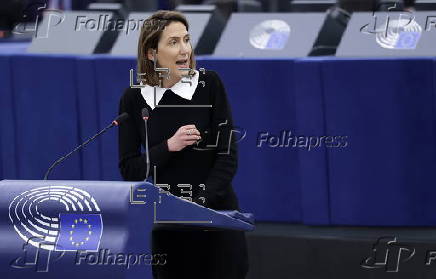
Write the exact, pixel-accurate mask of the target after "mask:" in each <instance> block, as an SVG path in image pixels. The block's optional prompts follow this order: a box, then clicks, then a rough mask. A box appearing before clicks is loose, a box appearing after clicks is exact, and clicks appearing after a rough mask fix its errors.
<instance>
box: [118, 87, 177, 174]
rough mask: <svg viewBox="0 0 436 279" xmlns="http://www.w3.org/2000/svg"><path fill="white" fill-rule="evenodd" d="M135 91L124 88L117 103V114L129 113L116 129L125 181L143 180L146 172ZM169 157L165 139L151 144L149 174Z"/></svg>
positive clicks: (121, 168) (120, 163)
mask: <svg viewBox="0 0 436 279" xmlns="http://www.w3.org/2000/svg"><path fill="white" fill-rule="evenodd" d="M135 93H136V92H135V91H132V89H130V88H129V89H126V91H125V93H124V94H123V96H122V97H121V100H120V105H119V114H121V113H123V112H127V113H128V114H129V118H128V119H126V121H125V122H124V123H123V124H122V125H120V127H119V129H118V149H119V168H120V172H121V176H122V177H123V179H124V180H127V181H142V180H145V179H146V177H145V176H146V173H147V164H146V157H145V154H142V153H141V135H140V133H141V132H142V133H144V128H143V126H144V123H143V122H142V121H143V120H142V119H141V117H140V113H141V111H140V108H139V107H136V106H138V104H137V102H135V98H134V97H135V95H134V94H135ZM141 125H142V126H141ZM169 158H170V152H169V151H168V146H167V142H166V140H165V141H163V142H161V143H160V144H157V145H155V146H152V147H151V148H150V171H149V175H152V174H153V166H158V167H159V166H161V165H164V164H165V163H166V162H167V161H168V159H169Z"/></svg>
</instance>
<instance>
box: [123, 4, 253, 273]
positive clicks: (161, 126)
mask: <svg viewBox="0 0 436 279" xmlns="http://www.w3.org/2000/svg"><path fill="white" fill-rule="evenodd" d="M188 30H189V26H188V22H187V20H186V18H185V17H184V16H183V15H182V14H181V13H179V12H174V11H159V12H156V13H155V14H153V15H152V16H151V17H150V18H148V19H147V20H146V21H145V22H144V24H143V27H142V30H141V34H140V38H139V43H138V72H139V73H141V76H142V80H143V84H144V85H145V87H144V88H141V89H136V88H128V89H126V91H125V92H124V95H123V96H122V98H121V101H120V111H119V112H120V113H123V112H128V113H129V115H130V117H129V119H128V120H127V121H126V123H125V124H124V125H122V126H121V127H120V130H119V151H120V164H119V166H120V170H121V174H122V176H123V178H124V179H125V180H129V181H141V180H144V179H146V173H147V165H146V160H145V155H144V154H142V153H141V145H142V146H145V128H144V121H143V119H142V118H141V111H142V109H143V108H147V109H148V111H149V113H150V117H149V120H148V121H147V122H148V123H147V129H148V140H149V146H150V148H149V151H150V152H149V154H150V163H151V170H152V171H151V175H152V176H153V177H154V179H155V182H156V184H160V185H161V184H166V185H168V187H167V188H166V189H165V190H169V192H171V193H172V194H174V195H176V196H180V197H183V198H186V199H189V200H192V201H193V202H196V203H198V204H201V205H203V206H206V207H209V208H212V209H218V210H221V209H238V202H237V198H236V195H235V193H234V191H233V189H232V186H231V181H232V179H233V176H234V174H235V172H236V168H237V154H236V143H235V141H234V140H230V139H231V138H232V137H231V131H232V117H231V111H230V107H229V103H228V101H227V96H226V92H225V90H224V87H223V84H222V82H221V80H220V78H219V77H218V75H217V74H216V73H215V72H213V71H200V72H199V71H197V70H194V69H195V59H194V53H193V50H192V46H191V43H190V37H189V33H188ZM189 68H190V69H189ZM160 75H161V76H163V78H160ZM187 184H190V185H191V189H187V188H186V185H187ZM168 188H169V189H168ZM152 238H153V243H152V246H153V248H152V249H153V254H154V253H156V254H167V263H166V264H165V265H163V266H153V275H154V277H155V278H219V279H224V278H225V279H231V278H235V279H236V278H245V275H246V273H247V270H248V260H247V251H246V243H245V236H244V233H243V232H234V231H201V230H191V231H182V230H169V229H164V228H159V229H155V230H154V231H153V237H152Z"/></svg>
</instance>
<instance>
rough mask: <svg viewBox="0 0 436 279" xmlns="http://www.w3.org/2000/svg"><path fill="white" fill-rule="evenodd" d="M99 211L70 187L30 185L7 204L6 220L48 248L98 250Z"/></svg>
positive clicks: (89, 198)
mask: <svg viewBox="0 0 436 279" xmlns="http://www.w3.org/2000/svg"><path fill="white" fill-rule="evenodd" d="M100 212H101V210H100V207H99V206H98V204H97V202H96V200H95V199H94V198H93V197H92V196H91V195H90V194H89V193H88V192H86V191H84V190H82V189H79V188H76V187H71V186H45V187H38V188H34V189H31V190H28V191H25V192H23V193H21V194H20V195H18V196H16V197H15V198H14V199H13V200H12V202H11V203H10V204H9V219H10V220H11V222H12V225H13V227H14V229H15V231H16V232H17V234H18V235H19V236H20V237H21V238H22V239H23V240H24V241H25V242H26V243H29V244H31V245H32V246H34V247H36V248H38V249H44V250H48V251H77V250H88V251H98V249H99V245H100V240H101V237H102V233H103V221H102V215H101V213H100Z"/></svg>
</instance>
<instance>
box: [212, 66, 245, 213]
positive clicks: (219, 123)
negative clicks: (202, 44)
mask: <svg viewBox="0 0 436 279" xmlns="http://www.w3.org/2000/svg"><path fill="white" fill-rule="evenodd" d="M211 76H212V78H211V80H210V82H211V83H212V88H211V90H213V91H212V94H213V99H214V100H213V110H212V111H213V112H212V128H214V129H217V131H218V133H219V134H218V133H217V135H218V144H217V148H216V159H215V163H214V165H213V167H212V169H211V170H210V172H209V175H208V178H207V180H206V204H208V207H210V206H211V207H214V206H215V205H216V203H219V202H220V201H223V199H224V198H225V197H226V196H227V195H228V193H229V191H232V190H231V182H232V179H233V177H234V175H235V173H236V170H237V167H238V156H237V144H236V140H235V139H234V136H232V130H233V119H232V113H231V109H230V104H229V102H228V99H227V94H226V91H225V89H224V86H223V83H222V82H221V79H220V78H219V76H218V75H217V74H216V73H215V72H212V71H211Z"/></svg>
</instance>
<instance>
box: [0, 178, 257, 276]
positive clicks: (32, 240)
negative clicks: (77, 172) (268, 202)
mask: <svg viewBox="0 0 436 279" xmlns="http://www.w3.org/2000/svg"><path fill="white" fill-rule="evenodd" d="M0 191H1V195H0V278H8V279H12V278H44V279H49V278H56V279H59V278H62V279H67V278H80V279H85V278H93V279H97V278H152V276H151V267H152V265H159V264H160V265H162V264H165V263H166V255H165V254H159V255H153V254H152V251H151V231H152V229H153V228H154V227H155V226H168V227H171V228H175V229H177V228H183V229H186V228H188V229H196V230H223V229H224V230H239V231H251V230H253V229H254V225H253V224H252V222H250V220H249V219H247V218H245V217H247V216H246V215H245V216H244V215H243V214H241V213H237V212H232V214H230V213H229V212H224V211H223V212H220V211H215V210H212V209H209V208H205V207H203V206H200V205H198V204H195V203H192V202H190V201H187V200H184V199H181V198H179V197H176V196H173V195H171V194H168V193H165V192H163V191H162V190H161V189H160V188H158V187H156V186H154V185H153V184H150V183H148V182H119V181H60V180H59V181H56V180H49V181H37V180H3V181H0ZM180 241H183V239H181V240H180Z"/></svg>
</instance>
